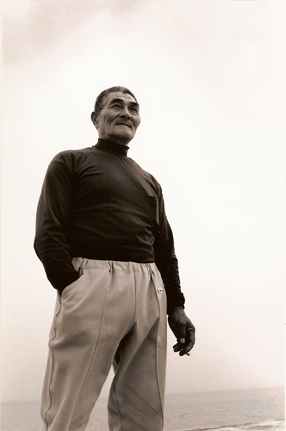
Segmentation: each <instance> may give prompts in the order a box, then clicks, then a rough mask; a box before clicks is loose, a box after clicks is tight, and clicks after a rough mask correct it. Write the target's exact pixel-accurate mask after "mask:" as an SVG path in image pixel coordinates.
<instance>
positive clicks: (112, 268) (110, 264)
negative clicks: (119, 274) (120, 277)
mask: <svg viewBox="0 0 286 431" xmlns="http://www.w3.org/2000/svg"><path fill="white" fill-rule="evenodd" d="M108 263H109V271H110V272H114V264H113V260H109V261H108Z"/></svg>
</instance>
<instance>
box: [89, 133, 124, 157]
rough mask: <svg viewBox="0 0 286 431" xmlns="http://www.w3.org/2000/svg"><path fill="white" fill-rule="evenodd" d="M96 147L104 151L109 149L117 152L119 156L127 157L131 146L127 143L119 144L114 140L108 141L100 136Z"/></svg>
mask: <svg viewBox="0 0 286 431" xmlns="http://www.w3.org/2000/svg"><path fill="white" fill-rule="evenodd" d="M95 148H98V149H99V150H102V151H107V152H108V153H112V154H117V155H118V156H125V157H127V151H128V150H129V147H127V145H122V144H117V143H116V142H113V141H108V140H106V139H102V138H99V139H98V141H97V144H96V145H95Z"/></svg>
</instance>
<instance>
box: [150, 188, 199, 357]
mask: <svg viewBox="0 0 286 431" xmlns="http://www.w3.org/2000/svg"><path fill="white" fill-rule="evenodd" d="M154 249H155V262H156V265H157V266H158V269H159V271H160V273H161V275H162V279H163V282H164V285H165V290H166V294H167V313H168V315H169V317H168V323H169V326H170V328H171V330H172V331H173V333H174V335H175V337H176V339H177V343H176V344H175V345H174V352H179V354H180V356H183V355H189V352H190V350H191V349H192V348H193V346H194V344H195V327H194V325H193V323H192V322H191V320H190V319H189V318H188V317H187V316H186V314H185V311H184V304H185V298H184V295H183V293H182V291H181V286H180V277H179V269H178V261H177V258H176V255H175V248H174V239H173V234H172V230H171V227H170V225H169V223H168V220H167V217H166V214H165V207H164V199H163V195H162V191H161V188H160V194H159V227H158V231H157V233H156V236H155V243H154Z"/></svg>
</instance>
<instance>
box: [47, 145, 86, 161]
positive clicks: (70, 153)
mask: <svg viewBox="0 0 286 431" xmlns="http://www.w3.org/2000/svg"><path fill="white" fill-rule="evenodd" d="M92 148H93V147H86V148H81V149H79V150H63V151H60V152H59V153H58V154H56V155H55V157H54V159H61V158H63V159H71V158H80V157H82V156H86V155H89V154H90V153H91V151H92Z"/></svg>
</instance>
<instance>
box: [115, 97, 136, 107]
mask: <svg viewBox="0 0 286 431" xmlns="http://www.w3.org/2000/svg"><path fill="white" fill-rule="evenodd" d="M118 102H119V103H122V102H123V99H118V98H117V99H112V100H111V101H110V102H109V105H111V104H112V103H118ZM129 105H131V106H135V107H136V108H138V109H139V104H138V103H137V102H131V101H130V103H129Z"/></svg>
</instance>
